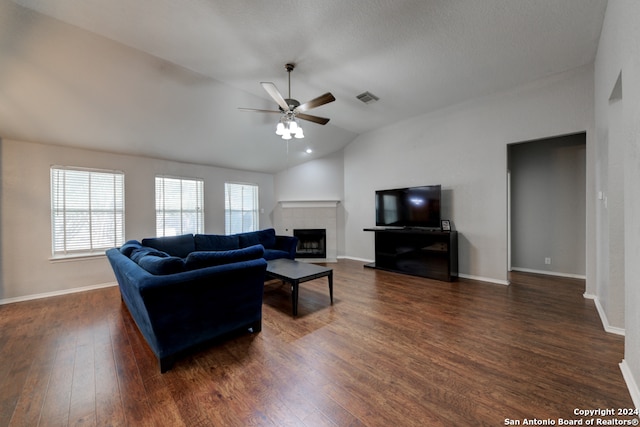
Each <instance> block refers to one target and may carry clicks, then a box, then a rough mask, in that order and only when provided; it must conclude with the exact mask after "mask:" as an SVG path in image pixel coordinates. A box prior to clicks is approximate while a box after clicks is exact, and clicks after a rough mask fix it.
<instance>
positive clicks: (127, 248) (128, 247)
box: [120, 240, 142, 258]
mask: <svg viewBox="0 0 640 427" xmlns="http://www.w3.org/2000/svg"><path fill="white" fill-rule="evenodd" d="M140 247H142V245H141V244H140V242H138V241H137V240H129V241H128V242H126V243H125V244H124V245H122V246H120V253H122V255H124V256H126V257H129V258H131V252H133V251H134V250H135V249H140Z"/></svg>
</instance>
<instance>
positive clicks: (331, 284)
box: [327, 271, 333, 305]
mask: <svg viewBox="0 0 640 427" xmlns="http://www.w3.org/2000/svg"><path fill="white" fill-rule="evenodd" d="M327 277H328V278H329V297H330V298H331V305H333V271H330V272H329V276H327Z"/></svg>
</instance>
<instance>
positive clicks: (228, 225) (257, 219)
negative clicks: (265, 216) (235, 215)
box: [224, 181, 260, 235]
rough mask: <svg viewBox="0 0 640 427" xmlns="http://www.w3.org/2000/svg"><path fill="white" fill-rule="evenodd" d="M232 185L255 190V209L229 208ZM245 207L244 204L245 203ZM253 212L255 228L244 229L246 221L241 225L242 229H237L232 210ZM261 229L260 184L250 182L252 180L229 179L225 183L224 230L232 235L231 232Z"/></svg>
mask: <svg viewBox="0 0 640 427" xmlns="http://www.w3.org/2000/svg"><path fill="white" fill-rule="evenodd" d="M231 186H234V187H235V186H241V187H251V188H252V190H253V191H254V194H253V201H254V204H255V206H254V207H253V209H251V210H247V209H240V210H237V209H228V208H227V206H228V205H229V204H231V201H230V200H229V197H230V192H229V191H228V188H229V187H231ZM243 207H244V205H243ZM234 211H235V212H251V213H252V215H253V220H252V223H253V224H254V229H253V230H248V229H244V222H242V226H241V230H237V229H235V228H234V227H233V224H232V223H231V221H230V219H231V213H232V212H234ZM258 230H260V186H259V185H258V184H255V183H250V182H234V181H227V182H225V183H224V231H225V234H226V235H231V234H238V233H246V232H250V231H258Z"/></svg>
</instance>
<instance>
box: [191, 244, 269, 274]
mask: <svg viewBox="0 0 640 427" xmlns="http://www.w3.org/2000/svg"><path fill="white" fill-rule="evenodd" d="M263 255H264V248H263V247H262V245H255V246H249V247H248V248H243V249H234V250H230V251H196V252H191V253H190V254H189V256H188V257H187V259H186V260H185V267H186V269H187V270H196V269H199V268H205V267H214V266H216V265H223V264H230V263H232V262H241V261H249V260H252V259H258V258H262V256H263Z"/></svg>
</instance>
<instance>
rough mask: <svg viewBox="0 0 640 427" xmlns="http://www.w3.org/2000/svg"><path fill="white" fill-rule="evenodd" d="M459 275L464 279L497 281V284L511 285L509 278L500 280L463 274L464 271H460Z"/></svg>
mask: <svg viewBox="0 0 640 427" xmlns="http://www.w3.org/2000/svg"><path fill="white" fill-rule="evenodd" d="M458 277H462V278H463V279H470V280H477V281H479V282H489V283H495V284H497V285H504V286H509V281H508V280H498V279H492V278H489V277H481V276H474V275H471V274H462V273H458Z"/></svg>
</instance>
